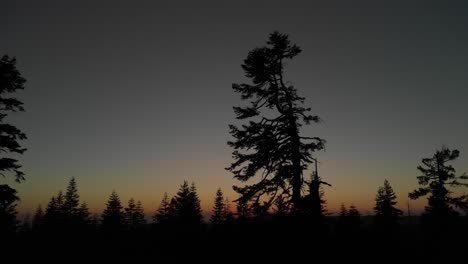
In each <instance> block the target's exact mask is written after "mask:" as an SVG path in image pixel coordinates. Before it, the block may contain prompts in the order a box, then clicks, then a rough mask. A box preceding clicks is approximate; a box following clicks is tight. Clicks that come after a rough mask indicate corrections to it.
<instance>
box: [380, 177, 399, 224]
mask: <svg viewBox="0 0 468 264" xmlns="http://www.w3.org/2000/svg"><path fill="white" fill-rule="evenodd" d="M396 203H397V202H396V195H395V192H394V191H393V188H392V186H390V183H389V182H388V181H387V180H385V181H384V185H383V186H381V187H379V189H378V190H377V195H376V197H375V207H374V211H375V224H376V226H377V227H378V228H380V229H383V230H388V231H390V230H392V229H393V228H394V227H396V226H397V225H398V220H399V219H400V217H401V215H402V214H403V211H402V210H400V209H398V208H396V207H395V205H396Z"/></svg>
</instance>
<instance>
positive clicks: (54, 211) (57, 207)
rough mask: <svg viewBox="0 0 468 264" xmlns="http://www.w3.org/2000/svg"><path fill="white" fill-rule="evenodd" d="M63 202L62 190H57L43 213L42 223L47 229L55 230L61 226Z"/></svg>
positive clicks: (62, 221)
mask: <svg viewBox="0 0 468 264" xmlns="http://www.w3.org/2000/svg"><path fill="white" fill-rule="evenodd" d="M63 203H64V198H63V194H62V191H59V192H58V194H57V195H56V196H52V197H51V198H50V201H49V203H48V204H47V207H46V212H45V215H44V225H45V226H46V227H47V228H48V229H52V230H57V229H62V228H63V223H64V217H63Z"/></svg>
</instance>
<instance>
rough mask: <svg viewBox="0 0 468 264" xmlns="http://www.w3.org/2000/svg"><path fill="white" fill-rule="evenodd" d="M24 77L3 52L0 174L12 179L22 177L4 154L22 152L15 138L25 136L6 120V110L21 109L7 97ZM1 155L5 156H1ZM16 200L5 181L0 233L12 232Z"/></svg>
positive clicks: (21, 86) (0, 62) (0, 203)
mask: <svg viewBox="0 0 468 264" xmlns="http://www.w3.org/2000/svg"><path fill="white" fill-rule="evenodd" d="M25 82H26V80H25V79H24V78H23V77H22V76H21V74H20V72H19V71H18V69H17V68H16V59H15V58H10V57H9V56H7V55H4V56H2V58H1V59H0V153H1V154H2V156H0V176H2V177H6V176H7V174H8V173H12V174H13V175H14V179H15V181H16V182H18V183H19V182H21V181H23V180H24V173H23V172H22V171H21V170H20V168H21V165H19V164H18V163H17V162H18V160H16V159H14V158H13V157H11V156H7V154H8V153H9V154H12V155H14V154H23V153H24V151H26V149H25V148H22V147H21V145H20V144H19V141H21V140H24V139H26V134H25V133H23V132H21V130H20V129H18V128H16V127H15V126H13V125H11V124H8V123H7V122H6V117H7V116H8V115H9V113H12V112H13V113H14V112H23V111H24V108H23V103H22V102H21V101H19V100H18V99H17V98H15V97H11V96H9V95H10V94H12V93H14V92H16V91H17V90H23V89H24V84H25ZM4 155H5V156H4ZM18 201H19V197H18V196H17V192H16V190H15V189H13V188H11V187H10V186H8V185H7V184H1V185H0V236H2V235H4V236H6V235H12V234H14V233H15V230H16V226H17V220H16V214H17V211H16V205H17V202H18Z"/></svg>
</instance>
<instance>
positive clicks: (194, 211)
mask: <svg viewBox="0 0 468 264" xmlns="http://www.w3.org/2000/svg"><path fill="white" fill-rule="evenodd" d="M172 203H173V206H174V209H175V217H176V222H177V223H179V224H184V225H186V226H189V225H199V224H201V222H202V214H201V213H202V210H201V206H200V199H199V198H198V193H197V189H196V186H195V183H192V184H191V185H190V186H189V184H188V182H187V181H184V183H183V184H182V185H180V187H179V191H178V192H177V194H176V196H175V197H174V198H173V202H172Z"/></svg>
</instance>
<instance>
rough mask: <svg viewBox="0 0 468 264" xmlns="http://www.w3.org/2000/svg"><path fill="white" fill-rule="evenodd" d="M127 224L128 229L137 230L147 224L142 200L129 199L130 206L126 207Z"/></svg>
mask: <svg viewBox="0 0 468 264" xmlns="http://www.w3.org/2000/svg"><path fill="white" fill-rule="evenodd" d="M124 210H125V224H126V225H127V227H128V229H130V230H136V229H138V228H141V227H142V226H143V225H144V224H146V220H145V214H144V211H143V205H142V204H141V202H140V201H138V202H137V203H135V200H134V199H133V198H130V200H129V201H128V206H127V207H125V209H124Z"/></svg>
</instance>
